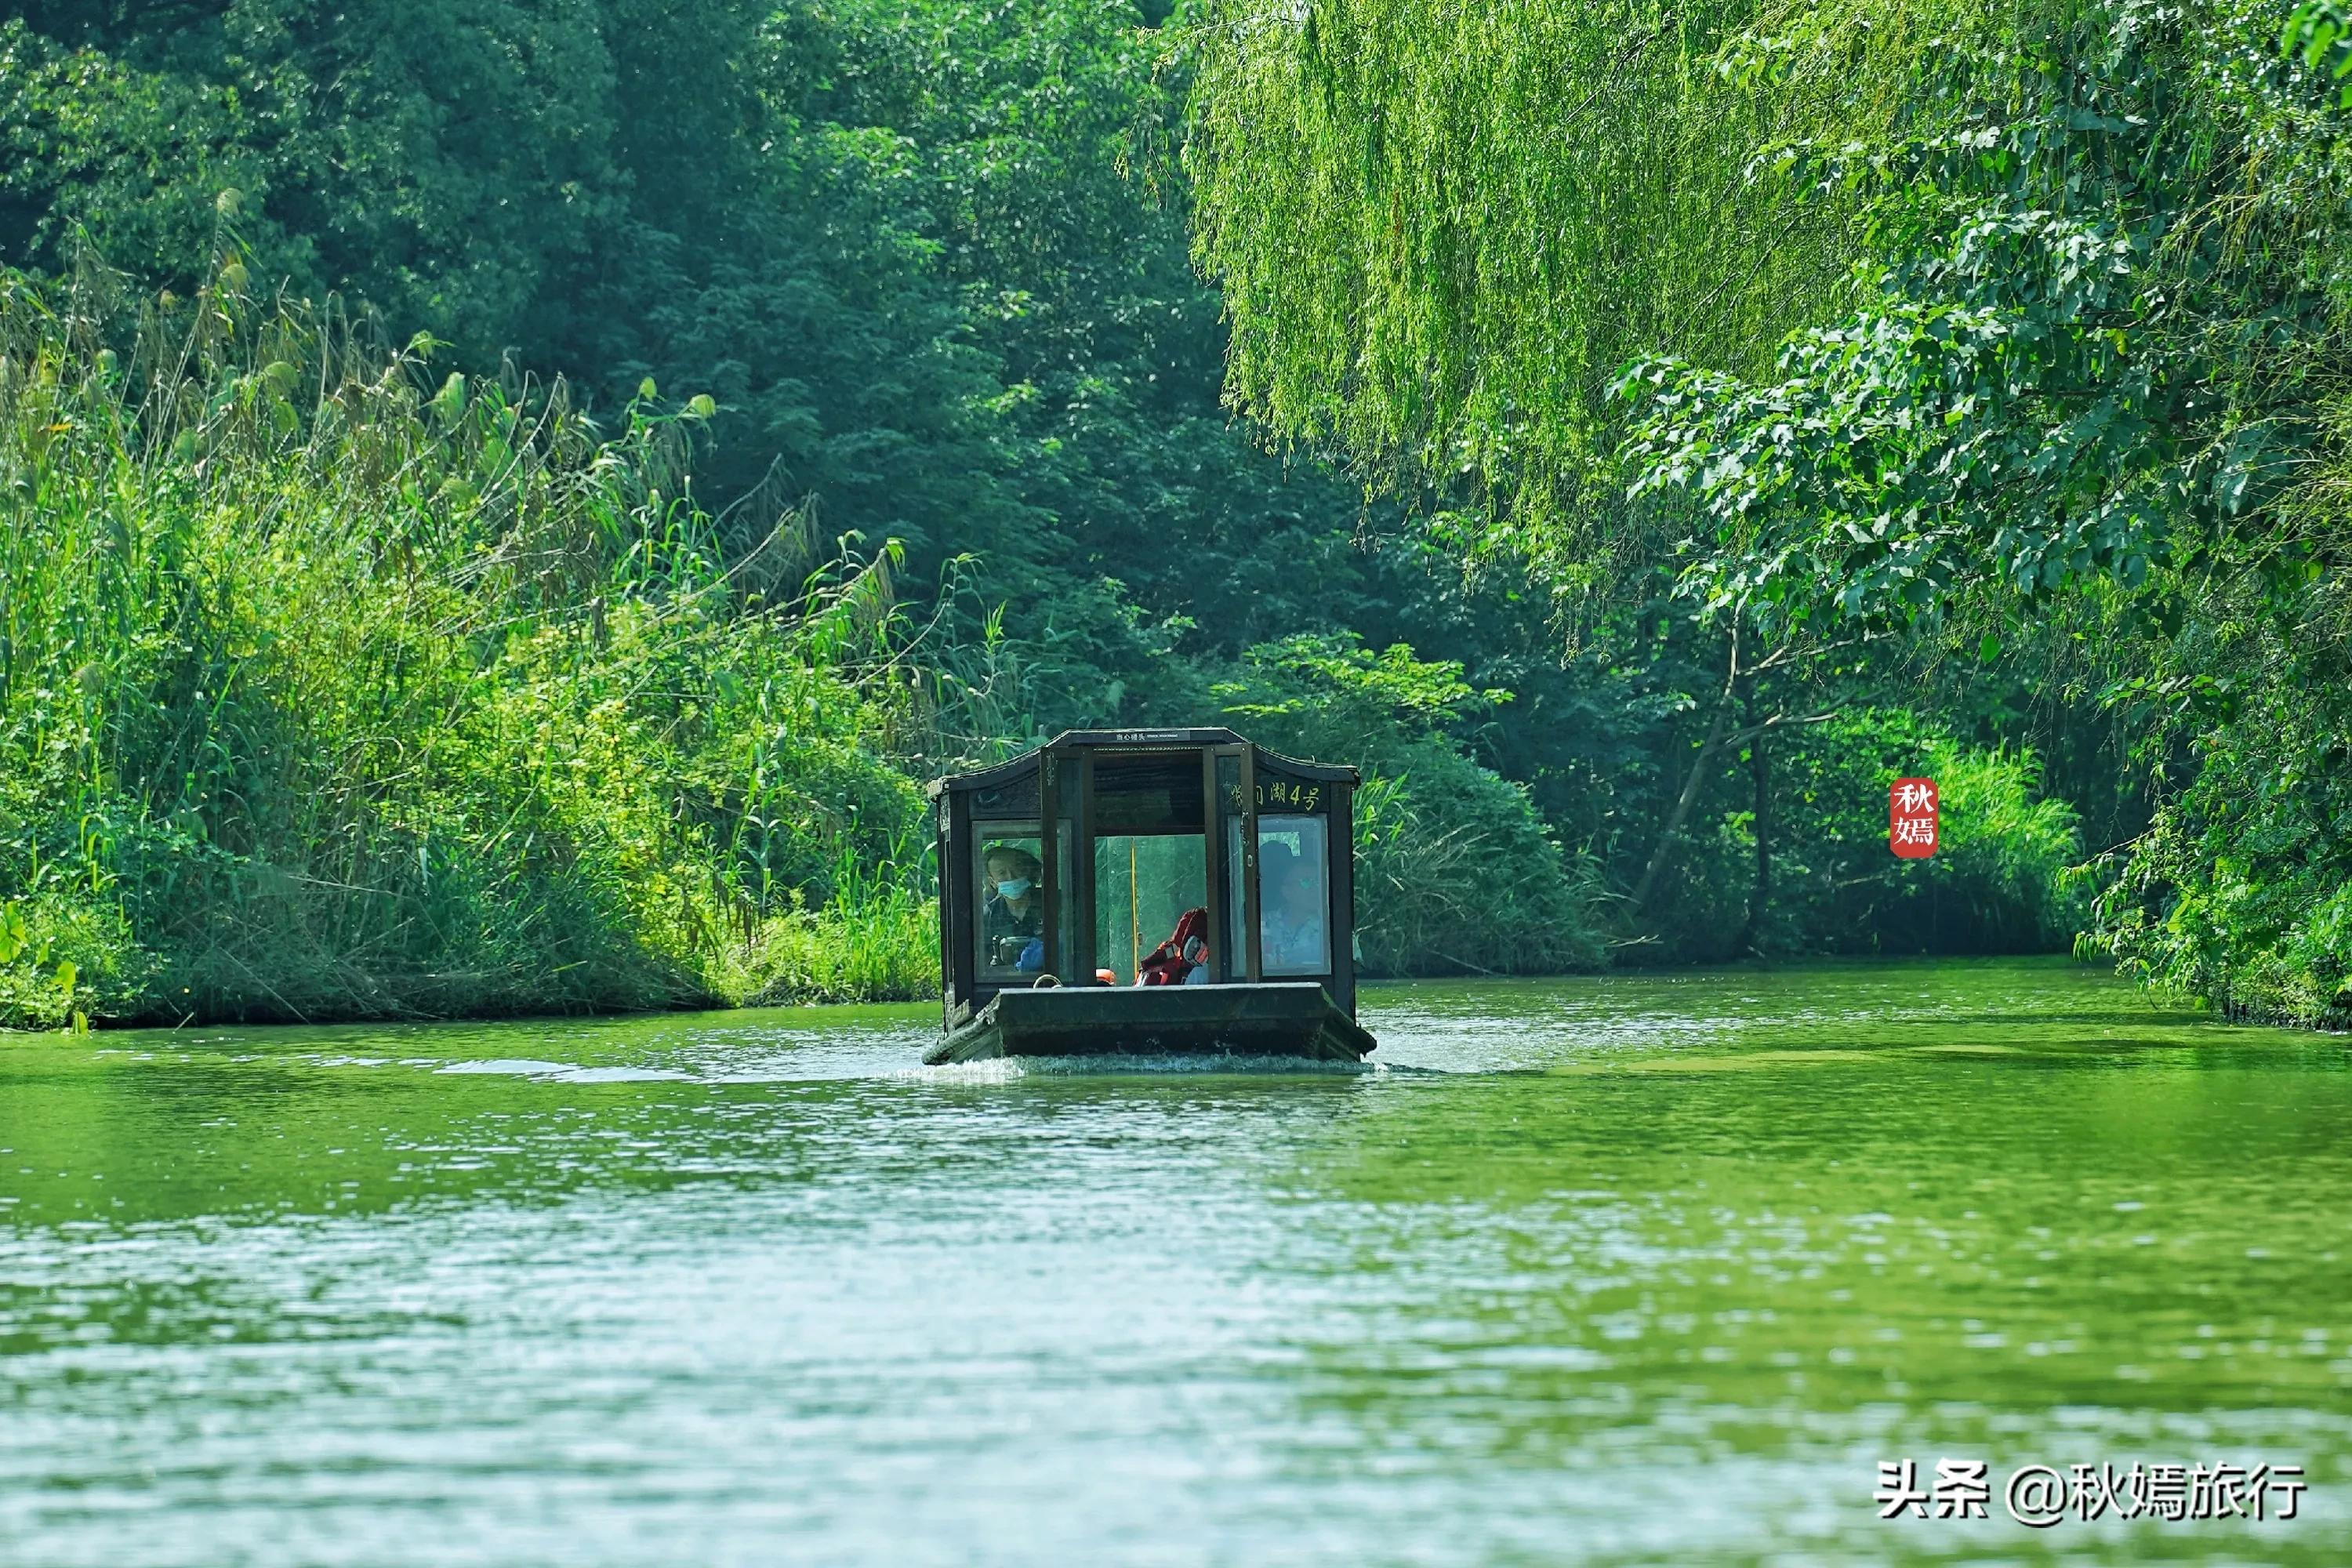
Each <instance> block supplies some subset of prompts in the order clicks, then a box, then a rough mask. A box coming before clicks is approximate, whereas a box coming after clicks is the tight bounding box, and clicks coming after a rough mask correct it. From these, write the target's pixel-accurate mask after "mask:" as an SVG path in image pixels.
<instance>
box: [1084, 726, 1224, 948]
mask: <svg viewBox="0 0 2352 1568" xmlns="http://www.w3.org/2000/svg"><path fill="white" fill-rule="evenodd" d="M1198 771H1199V770H1198V769H1195V770H1194V772H1195V773H1198ZM1199 793H1200V791H1199V790H1198V789H1197V788H1195V789H1194V791H1193V794H1195V795H1198V794H1199ZM1208 872H1209V868H1208V862H1207V844H1206V841H1205V839H1204V838H1203V837H1202V835H1201V834H1198V833H1160V834H1151V835H1147V836H1129V835H1125V834H1101V835H1097V837H1096V839H1095V963H1097V964H1099V965H1100V966H1101V967H1103V968H1105V969H1108V970H1109V971H1110V972H1111V973H1112V974H1113V975H1114V976H1115V977H1116V978H1117V980H1118V984H1121V985H1132V984H1135V975H1136V971H1137V969H1138V968H1139V967H1140V966H1141V964H1142V962H1143V961H1144V960H1145V959H1147V958H1149V957H1150V955H1151V953H1152V951H1153V950H1154V949H1156V948H1158V947H1159V946H1160V944H1161V943H1162V942H1167V941H1168V940H1169V939H1170V938H1171V937H1172V936H1174V935H1175V933H1176V926H1177V922H1178V921H1181V920H1182V919H1183V918H1184V916H1185V914H1186V913H1187V912H1188V911H1190V910H1199V909H1202V908H1203V906H1205V905H1206V904H1207V903H1208V901H1209V892H1208ZM1208 934H1209V933H1207V932H1206V931H1203V932H1202V935H1203V937H1204V938H1206V937H1207V936H1208Z"/></svg>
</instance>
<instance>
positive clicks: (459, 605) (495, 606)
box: [0, 258, 936, 1026]
mask: <svg viewBox="0 0 2352 1568" xmlns="http://www.w3.org/2000/svg"><path fill="white" fill-rule="evenodd" d="M242 289H243V269H242V268H241V266H240V265H239V264H238V263H237V261H236V259H235V258H230V259H229V260H227V261H226V263H225V264H224V265H223V266H222V267H221V268H220V269H219V273H218V276H217V278H216V279H215V281H214V282H213V283H212V284H210V285H208V286H207V287H206V288H205V289H202V290H201V291H200V292H199V294H198V295H197V297H196V298H194V299H191V300H172V299H171V298H170V297H169V296H163V297H160V298H158V297H133V296H131V295H130V294H129V293H128V292H127V291H126V290H125V289H124V287H123V286H122V284H121V282H120V280H119V279H115V278H113V277H111V276H110V275H108V274H105V273H103V272H100V271H98V270H95V269H86V270H85V271H84V272H83V273H82V274H81V275H79V277H77V278H75V279H71V280H69V281H68V282H65V283H62V284H46V285H45V284H41V283H37V282H36V281H34V280H31V279H26V278H24V277H21V276H15V275H7V276H0V933H5V940H0V1024H5V1025H15V1026H56V1025H58V1024H59V1023H61V1022H67V1021H69V1020H71V1019H72V1018H73V1017H74V1016H76V1015H78V1014H79V1015H81V1016H87V1017H89V1018H92V1019H98V1020H104V1021H122V1022H128V1021H164V1020H176V1019H179V1018H183V1017H199V1018H223V1017H233V1018H257V1019H259V1018H268V1019H299V1020H316V1019H321V1018H348V1017H364V1016H465V1015H474V1016H479V1015H492V1014H513V1013H526V1012H574V1011H585V1010H604V1009H615V1008H641V1007H659V1006H674V1005H696V1004H704V1003H713V1002H722V1001H730V1000H736V999H740V996H742V995H744V994H752V993H756V994H761V995H762V996H765V997H769V998H787V997H796V996H801V995H812V994H822V995H825V996H829V997H831V996H839V997H848V996H857V997H866V998H871V997H881V996H891V995H906V994H919V992H921V991H922V990H923V989H925V988H926V986H927V985H931V986H935V985H936V975H935V973H933V972H934V971H935V968H936V961H935V956H934V953H933V951H932V950H933V947H934V945H935V944H934V940H933V937H932V934H931V932H930V931H929V928H928V916H926V917H924V919H923V920H922V921H918V920H917V919H916V918H915V916H914V913H913V912H912V911H915V910H919V909H921V908H922V907H923V897H924V892H925V889H923V888H922V887H921V886H920V885H919V871H918V872H911V873H910V872H894V873H893V874H892V875H891V877H889V878H885V879H877V878H875V877H872V876H865V877H845V876H843V875H842V874H841V873H840V868H841V867H843V866H844V865H858V864H866V865H891V866H898V867H904V866H907V865H908V864H910V863H912V864H915V865H917V866H919V861H915V860H914V859H913V858H912V857H909V856H907V855H905V854H903V853H899V851H900V850H902V849H903V847H905V846H906V845H907V844H908V843H911V842H916V841H918V839H919V832H918V830H919V825H920V821H921V803H920V800H919V795H918V793H917V791H916V788H915V786H914V784H913V783H912V781H911V780H910V779H909V778H908V775H907V773H905V772H904V771H903V770H902V769H901V768H900V767H899V766H898V765H897V764H896V763H895V761H894V757H895V755H896V752H895V751H894V747H895V746H896V745H897V744H898V736H899V734H900V733H901V731H902V730H903V729H904V727H905V726H906V725H908V723H909V722H910V714H909V711H908V710H909V705H910V704H911V702H912V700H913V698H912V696H911V695H909V694H908V690H907V688H906V686H905V684H904V683H903V682H895V683H894V682H892V681H890V680H888V679H884V677H885V676H887V673H888V671H889V665H888V660H887V648H886V647H884V638H885V636H886V633H887V625H888V620H889V615H888V607H887V593H888V583H887V566H888V564H889V561H888V558H887V555H886V556H884V557H882V558H879V559H877V560H876V561H873V562H871V563H866V564H864V565H863V566H860V567H858V568H856V569H854V570H852V569H848V568H846V567H844V566H841V565H838V564H836V565H835V567H832V568H829V569H821V570H818V571H816V572H815V573H814V574H808V575H805V576H803V575H801V574H803V572H804V571H805V569H806V567H807V565H808V554H807V551H806V546H805V543H804V540H803V531H801V530H800V529H799V527H798V525H797V522H796V521H795V520H793V519H792V518H786V519H784V520H783V521H782V522H780V524H779V525H778V527H777V529H776V531H774V532H773V533H772V534H771V535H770V536H769V539H768V542H767V544H766V545H764V546H762V547H761V549H759V550H756V551H753V552H750V553H749V555H748V557H745V558H739V559H735V560H732V561H730V560H729V559H728V558H727V557H725V556H724V555H723V554H722V551H721V548H720V533H719V529H718V528H717V526H716V525H715V524H714V522H713V520H712V519H710V518H709V516H708V515H707V514H705V513H704V512H703V511H702V510H700V509H699V508H698V506H697V505H696V504H695V502H694V500H693V499H692V490H691V488H690V484H689V482H688V472H689V469H690V460H691V458H692V455H693V450H694V442H693V437H694V429H695V426H696V425H697V424H698V421H699V420H700V419H701V418H703V417H705V416H707V415H708V414H709V400H708V399H698V400H695V401H693V402H690V403H688V404H687V405H685V406H684V407H682V408H668V409H666V408H664V407H663V406H662V405H658V404H656V401H655V399H654V397H653V395H652V389H651V387H650V386H648V387H647V389H646V395H645V396H644V397H642V398H641V399H639V400H638V401H637V402H636V403H635V404H634V405H631V407H630V408H629V409H628V410H627V411H626V414H625V421H624V423H623V425H622V427H620V428H618V429H617V430H614V431H612V432H609V433H608V432H606V431H604V430H601V429H599V428H598V427H597V426H593V425H592V424H591V423H590V422H588V421H587V420H586V419H584V418H583V417H582V416H580V415H579V414H578V413H577V412H576V411H574V409H573V408H572V406H571V404H570V400H569V398H568V395H567V393H566V390H565V388H564V387H563V385H562V384H561V383H557V384H550V385H543V386H541V385H534V384H530V383H527V382H522V381H520V380H519V379H515V378H506V379H483V378H468V377H465V376H461V375H450V376H446V377H436V376H435V375H433V374H430V373H429V371H428V359H429V353H430V351H431V348H432V345H431V344H430V342H426V341H423V340H420V341H418V342H414V343H412V344H410V345H409V346H408V347H407V348H405V349H401V350H393V349H390V348H388V347H385V346H383V345H382V344H379V343H376V342H373V341H372V340H371V339H370V337H369V336H368V335H367V333H365V332H364V331H358V330H354V329H353V328H352V327H351V326H349V325H348V324H347V323H345V322H342V321H340V320H338V319H337V318H336V317H335V316H334V314H333V313H332V312H331V311H322V310H312V309H310V308H309V307H301V306H293V305H286V304H282V303H265V302H260V301H256V300H251V299H249V298H247V296H246V295H245V294H244V293H243V291H242ZM860 900H865V901H866V902H865V903H861V902H860ZM869 904H870V907H867V905H869ZM918 926H920V927H921V928H922V929H921V930H920V931H917V927H918ZM918 936H919V940H917V938H918Z"/></svg>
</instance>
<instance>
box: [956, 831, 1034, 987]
mask: <svg viewBox="0 0 2352 1568" xmlns="http://www.w3.org/2000/svg"><path fill="white" fill-rule="evenodd" d="M976 826H978V827H979V829H980V831H979V832H978V833H976V834H975V835H974V837H975V840H976V841H975V843H974V846H973V853H972V867H971V872H972V879H973V883H974V886H975V889H976V892H975V894H974V897H973V900H972V907H973V908H975V909H976V910H979V911H980V918H979V919H978V920H976V921H973V922H972V925H973V930H974V932H975V934H976V938H977V940H978V942H979V944H980V951H979V952H978V953H977V954H976V958H977V961H978V963H977V969H978V973H979V975H980V978H982V980H994V981H1006V980H1022V979H1026V978H1029V977H1031V976H1034V975H1036V974H1040V973H1044V972H1045V968H1046V962H1045V854H1044V849H1045V838H1044V837H1042V836H1041V835H1040V834H1039V832H1038V830H1037V825H1036V824H1035V823H1034V822H1029V823H983V824H978V825H976Z"/></svg>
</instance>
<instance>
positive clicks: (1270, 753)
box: [926, 726, 1358, 800]
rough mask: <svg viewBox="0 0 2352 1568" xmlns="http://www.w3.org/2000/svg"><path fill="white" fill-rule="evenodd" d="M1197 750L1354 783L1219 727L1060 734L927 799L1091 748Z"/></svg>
mask: <svg viewBox="0 0 2352 1568" xmlns="http://www.w3.org/2000/svg"><path fill="white" fill-rule="evenodd" d="M1202 746H1254V747H1255V750H1256V752H1257V753H1258V754H1259V755H1260V756H1263V757H1265V758H1266V759H1268V760H1269V761H1271V762H1272V763H1274V764H1275V765H1276V766H1277V767H1279V768H1282V769H1284V770H1285V771H1286V772H1289V773H1297V774H1298V775H1299V776H1300V777H1302V778H1310V779H1328V780H1330V781H1331V782H1333V783H1335V784H1355V783H1357V782H1358V779H1357V773H1356V770H1355V769H1354V768H1353V767H1350V766H1349V765H1348V764H1347V763H1310V762H1306V761H1303V760H1301V759H1300V758H1297V757H1291V756H1285V755H1284V754H1283V753H1282V752H1277V751H1274V750H1272V749H1271V748H1269V747H1265V746H1258V745H1256V744H1255V742H1252V741H1251V740H1249V739H1248V738H1247V737H1246V736H1244V735H1237V734H1235V733H1234V731H1231V730H1228V729H1225V728H1223V726H1215V727H1208V728H1200V729H1188V730H1065V731H1062V732H1061V733H1060V734H1058V735H1056V736H1055V737H1054V738H1053V739H1052V740H1050V741H1048V742H1045V744H1044V745H1042V746H1037V747H1034V748H1033V749H1031V750H1029V751H1026V752H1022V753H1021V755H1019V756H1017V757H1011V758H1008V759H1006V760H1005V761H1003V762H1001V763H995V764H994V765H992V766H990V767H985V768H975V769H974V770H972V771H971V773H950V775H948V776H947V777H946V778H941V779H933V780H932V781H931V782H930V784H929V786H927V789H926V793H927V794H928V795H929V796H930V797H931V798H932V799H934V800H936V799H938V798H939V797H940V795H944V794H945V793H947V792H948V791H950V790H966V789H986V788H988V787H990V786H991V785H993V784H1002V783H1003V782H1005V781H1006V780H1008V779H1013V778H1018V777H1019V776H1020V775H1021V774H1023V773H1026V772H1028V771H1029V770H1030V769H1032V768H1034V767H1035V766H1036V765H1037V759H1038V758H1040V757H1042V756H1044V755H1045V753H1046V752H1068V751H1080V750H1087V749H1092V748H1100V749H1103V750H1106V751H1114V752H1152V751H1171V752H1173V751H1189V750H1194V749H1197V748H1199V747H1202Z"/></svg>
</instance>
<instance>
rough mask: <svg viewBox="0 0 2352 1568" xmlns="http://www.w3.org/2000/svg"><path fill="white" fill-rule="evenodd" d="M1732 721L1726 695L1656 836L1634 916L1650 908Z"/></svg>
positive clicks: (1635, 898) (1636, 889)
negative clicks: (1659, 874)
mask: <svg viewBox="0 0 2352 1568" xmlns="http://www.w3.org/2000/svg"><path fill="white" fill-rule="evenodd" d="M1730 718H1731V693H1730V692H1729V691H1726V692H1725V693H1724V696H1723V700H1722V701H1721V702H1718V703H1717V704H1716V707H1715V722H1714V723H1713V724H1711V725H1709V726H1708V727H1707V731H1706V741H1705V742H1703V743H1702V744H1701V745H1700V747H1699V749H1698V755H1697V756H1696V757H1694V758H1693V759H1691V767H1690V775H1689V776H1688V777H1687V778H1685V779H1684V780H1683V792H1682V794H1681V795H1677V796H1675V808H1674V810H1673V811H1671V812H1669V813H1668V814H1667V816H1666V828H1665V831H1664V832H1663V833H1661V834H1659V835H1658V847H1657V848H1655V849H1654V850H1652V851H1651V853H1650V863H1649V865H1648V866H1646V867H1645V868H1643V871H1642V880H1641V881H1640V882H1639V883H1638V884H1636V885H1635V887H1634V889H1633V912H1634V913H1635V914H1637V915H1638V914H1640V913H1641V912H1642V911H1643V910H1645V909H1647V908H1648V907H1649V904H1650V891H1651V889H1653V888H1654V887H1655V886H1656V885H1657V880H1658V873H1659V872H1661V871H1663V870H1664V869H1665V868H1666V855H1667V853H1668V851H1670V850H1672V849H1673V848H1674V847H1675V837H1676V836H1677V835H1679V834H1680V833H1681V832H1682V830H1683V819H1684V818H1685V817H1686V816H1689V815H1690V808H1691V803H1692V802H1694V801H1696V800H1697V799H1698V792H1699V790H1700V788H1701V786H1703V785H1704V784H1706V775H1707V765H1708V764H1709V763H1712V762H1714V761H1715V752H1716V748H1717V747H1718V746H1720V745H1722V744H1723V727H1724V724H1725V723H1726V722H1727V721H1728V720H1729V719H1730Z"/></svg>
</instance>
